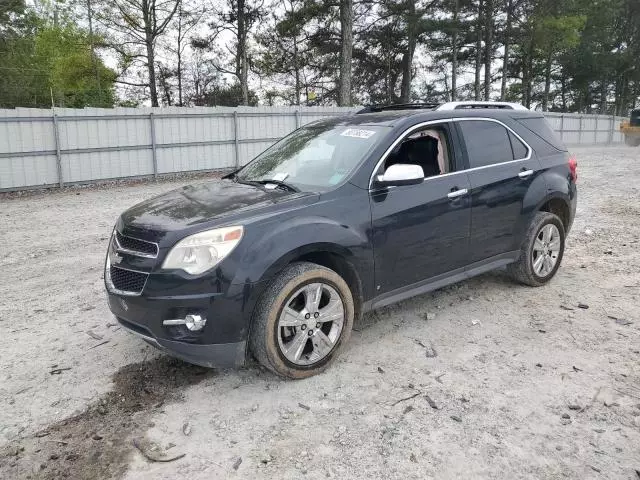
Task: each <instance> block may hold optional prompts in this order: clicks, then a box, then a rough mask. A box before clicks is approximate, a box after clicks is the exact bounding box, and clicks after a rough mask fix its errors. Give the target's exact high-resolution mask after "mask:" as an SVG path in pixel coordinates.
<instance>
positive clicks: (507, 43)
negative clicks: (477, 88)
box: [500, 0, 513, 102]
mask: <svg viewBox="0 0 640 480" xmlns="http://www.w3.org/2000/svg"><path fill="white" fill-rule="evenodd" d="M512 11H513V0H507V25H506V27H505V32H504V56H503V57H502V81H501V84H500V100H502V101H503V102H504V101H505V100H506V99H507V73H508V71H509V48H510V47H511V28H512V27H511V24H512V22H513V19H512V15H513V13H512Z"/></svg>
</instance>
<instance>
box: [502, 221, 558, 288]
mask: <svg viewBox="0 0 640 480" xmlns="http://www.w3.org/2000/svg"><path fill="white" fill-rule="evenodd" d="M549 224H552V225H555V227H556V228H557V229H558V232H559V234H560V252H559V254H558V256H557V260H556V263H555V265H554V266H553V268H552V269H551V271H550V272H548V273H547V274H545V275H543V276H540V275H538V274H536V272H535V269H534V266H533V248H534V243H535V241H536V238H537V237H538V235H539V233H540V231H541V230H542V228H543V227H545V226H546V225H549ZM564 247H565V230H564V225H563V223H562V220H560V218H559V217H558V216H557V215H554V214H553V213H549V212H538V213H536V215H535V216H534V217H533V220H532V221H531V224H530V225H529V228H528V230H527V233H526V235H525V240H524V242H522V246H521V247H520V256H519V257H518V260H517V261H516V262H515V263H512V264H510V265H508V266H507V271H508V272H509V274H510V275H511V277H513V278H514V279H515V280H517V281H518V282H520V283H523V284H525V285H529V286H531V287H540V286H542V285H544V284H546V283H547V282H548V281H549V280H551V279H552V278H553V276H554V275H555V274H556V272H557V271H558V268H559V267H560V264H561V263H562V257H563V255H564Z"/></svg>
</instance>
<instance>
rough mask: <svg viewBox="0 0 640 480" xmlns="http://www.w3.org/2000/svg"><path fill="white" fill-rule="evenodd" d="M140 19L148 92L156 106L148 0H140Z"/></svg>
mask: <svg viewBox="0 0 640 480" xmlns="http://www.w3.org/2000/svg"><path fill="white" fill-rule="evenodd" d="M142 12H143V13H142V21H143V22H144V43H145V47H146V49H147V73H148V75H149V94H150V96H151V106H152V107H157V106H158V89H157V86H156V67H155V52H154V49H153V40H154V38H153V27H154V26H153V18H152V16H153V13H154V12H152V11H151V9H150V8H149V2H148V0H142Z"/></svg>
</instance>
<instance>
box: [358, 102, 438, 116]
mask: <svg viewBox="0 0 640 480" xmlns="http://www.w3.org/2000/svg"><path fill="white" fill-rule="evenodd" d="M439 105H440V104H439V103H427V102H424V103H393V104H390V105H367V106H366V107H364V108H363V109H362V110H358V111H357V112H356V114H358V113H372V112H384V111H388V110H414V109H415V110H418V109H432V110H433V109H436V108H437V107H438V106H439Z"/></svg>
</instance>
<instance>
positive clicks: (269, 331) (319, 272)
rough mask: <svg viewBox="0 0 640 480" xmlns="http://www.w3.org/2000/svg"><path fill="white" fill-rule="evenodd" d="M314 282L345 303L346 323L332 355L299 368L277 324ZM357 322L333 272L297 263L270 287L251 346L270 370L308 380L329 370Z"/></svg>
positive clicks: (348, 292) (257, 315)
mask: <svg viewBox="0 0 640 480" xmlns="http://www.w3.org/2000/svg"><path fill="white" fill-rule="evenodd" d="M313 283H323V284H326V285H327V286H329V287H331V288H332V289H333V290H334V291H335V292H337V294H338V295H339V297H340V300H341V301H342V306H343V311H344V320H343V323H342V330H341V331H340V334H339V337H338V338H337V339H336V341H335V344H334V346H333V348H332V349H331V350H330V352H329V353H328V354H327V355H326V356H325V357H324V358H322V359H320V360H319V361H317V362H315V363H312V364H309V365H297V364H295V363H292V362H291V361H289V360H288V359H287V358H286V356H285V355H284V353H283V352H282V350H281V348H280V346H279V343H278V338H279V337H278V336H279V335H280V333H281V332H280V328H279V326H278V322H279V319H280V315H281V313H282V311H283V308H284V307H285V305H287V304H288V303H289V302H290V301H291V298H292V295H294V294H295V293H296V292H297V291H298V290H299V289H300V288H303V287H304V286H305V285H309V284H313ZM353 319H354V304H353V296H352V293H351V290H350V289H349V286H348V285H347V283H346V282H345V281H344V280H343V279H342V277H340V275H338V274H337V273H336V272H334V271H333V270H330V269H328V268H325V267H323V266H320V265H317V264H315V263H310V262H298V263H293V264H291V265H289V266H288V267H287V268H285V269H284V270H283V271H282V272H281V273H280V274H279V275H278V276H277V277H276V278H275V279H274V280H273V281H272V282H271V284H270V285H269V286H268V287H267V289H266V290H265V292H264V293H263V295H262V296H261V298H260V300H259V301H258V303H257V305H256V308H255V310H254V314H253V320H252V324H251V331H250V334H249V347H250V349H251V352H252V353H253V355H254V356H255V357H256V359H257V360H258V361H259V362H260V363H261V364H262V365H264V366H265V367H266V368H268V369H269V370H271V371H273V372H274V373H276V374H278V375H281V376H283V377H287V378H292V379H301V378H307V377H310V376H312V375H316V374H318V373H320V372H322V371H324V370H325V369H327V368H328V367H329V365H330V364H331V363H332V362H333V361H334V360H335V359H336V357H337V356H338V355H339V353H340V351H341V350H342V349H343V347H344V345H345V344H346V343H347V341H348V340H349V337H350V335H351V329H352V327H353Z"/></svg>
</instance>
